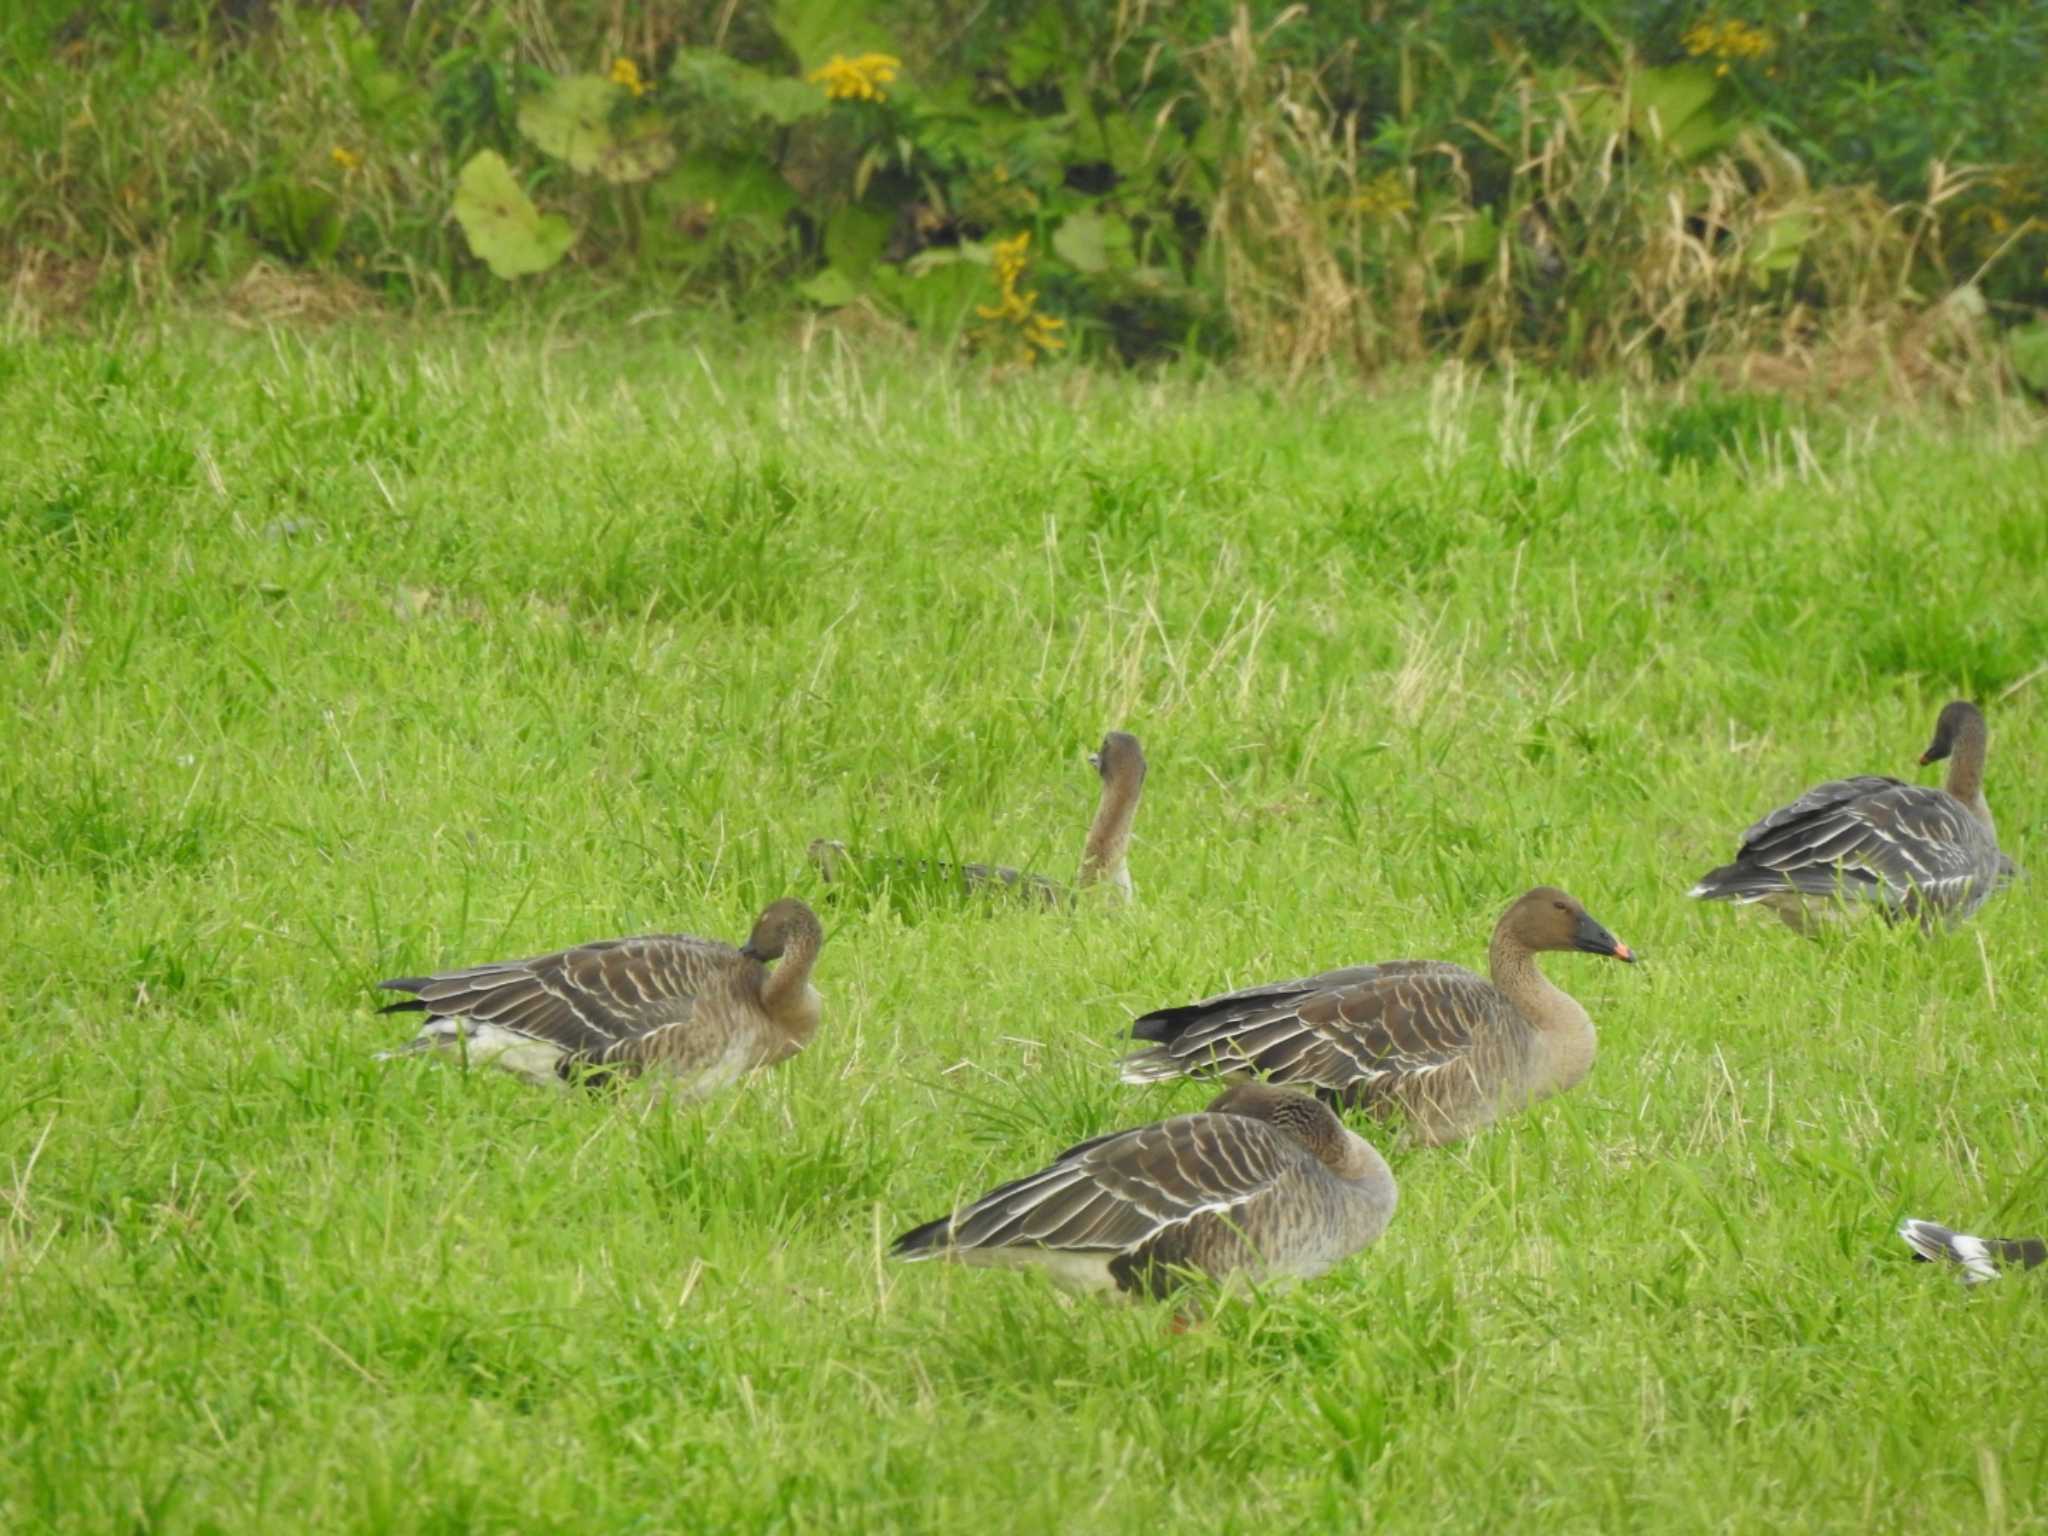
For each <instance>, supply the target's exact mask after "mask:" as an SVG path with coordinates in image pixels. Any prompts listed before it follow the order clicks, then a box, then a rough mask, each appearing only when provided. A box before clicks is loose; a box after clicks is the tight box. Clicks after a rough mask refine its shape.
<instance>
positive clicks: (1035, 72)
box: [1003, 0, 1074, 90]
mask: <svg viewBox="0 0 2048 1536" xmlns="http://www.w3.org/2000/svg"><path fill="white" fill-rule="evenodd" d="M1073 51H1074V50H1073V46H1072V41H1071V36H1070V30H1069V28H1068V25H1067V18H1066V16H1065V14H1064V12H1062V11H1061V9H1060V7H1059V6H1057V5H1055V4H1053V3H1051V0H1047V3H1046V4H1044V5H1041V6H1040V7H1039V8H1038V9H1037V10H1036V11H1035V12H1034V13H1033V14H1032V17H1031V19H1030V20H1029V21H1027V22H1026V23H1025V24H1024V25H1023V26H1021V27H1019V28H1018V29H1017V30H1016V31H1015V32H1013V33H1011V34H1010V40H1009V42H1008V43H1006V44H1005V45H1004V47H1003V54H1004V57H1005V58H1006V59H1007V61H1008V64H1009V69H1008V74H1009V76H1010V84H1012V85H1014V86H1016V87H1017V89H1019V90H1027V89H1029V88H1030V87H1031V86H1034V85H1036V84H1038V82H1039V81H1041V80H1043V79H1044V78H1045V77H1046V76H1047V75H1049V74H1051V73H1052V72H1053V71H1054V70H1056V69H1058V68H1060V67H1061V66H1062V65H1064V64H1065V63H1066V62H1067V60H1068V58H1069V57H1070V56H1071V55H1072V54H1073Z"/></svg>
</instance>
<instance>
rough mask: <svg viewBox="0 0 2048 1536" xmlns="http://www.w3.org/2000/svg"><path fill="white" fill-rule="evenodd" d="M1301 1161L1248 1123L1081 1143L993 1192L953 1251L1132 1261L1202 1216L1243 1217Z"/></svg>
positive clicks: (954, 1235)
mask: <svg viewBox="0 0 2048 1536" xmlns="http://www.w3.org/2000/svg"><path fill="white" fill-rule="evenodd" d="M1302 1155H1303V1154H1302V1153H1301V1151H1300V1149H1299V1148H1298V1147H1297V1146H1296V1145H1295V1144H1294V1143H1292V1142H1291V1141H1289V1140H1288V1139H1287V1138H1286V1137H1285V1136H1284V1135H1283V1134H1282V1133H1280V1132H1277V1131H1275V1130H1273V1129H1272V1128H1271V1127H1270V1126H1268V1125H1266V1124H1265V1123H1263V1122H1262V1121H1258V1120H1253V1119H1251V1118H1249V1117H1247V1116H1244V1115H1216V1114H1206V1113H1204V1114H1193V1115H1180V1116H1177V1117H1175V1118H1174V1119H1172V1120H1163V1121H1161V1122H1159V1123H1158V1124H1157V1125H1147V1126H1141V1127H1139V1128H1138V1129H1137V1130H1131V1131H1120V1132H1116V1133H1114V1134H1112V1135H1109V1136H1101V1137H1097V1138H1096V1139H1095V1140H1093V1141H1086V1142H1082V1143H1081V1144H1080V1145H1079V1146H1076V1147H1070V1148H1068V1149H1067V1150H1066V1151H1065V1152H1063V1153H1061V1154H1060V1156H1059V1158H1058V1159H1057V1160H1056V1161H1055V1162H1054V1163H1053V1164H1052V1165H1051V1166H1050V1167H1048V1168H1045V1169H1042V1170H1040V1171H1039V1172H1037V1173H1034V1174H1031V1175H1029V1176H1028V1177H1025V1178H1022V1179H1017V1180H1015V1181H1014V1182H1012V1183H1009V1184H1005V1185H1003V1186H1001V1187H1000V1188H998V1189H994V1190H991V1191H990V1192H989V1193H988V1194H986V1195H984V1196H983V1197H982V1198H981V1199H979V1200H977V1201H975V1202H974V1204H973V1205H971V1206H969V1207H967V1209H965V1210H963V1211H961V1212H959V1213H958V1214H957V1215H956V1216H955V1217H954V1218H953V1220H952V1222H951V1224H950V1227H951V1232H950V1239H951V1244H952V1246H954V1247H957V1248H1020V1247H1021V1248H1057V1249H1063V1250H1069V1251H1083V1252H1095V1253H1127V1252H1129V1251H1131V1250H1132V1249H1134V1248H1137V1247H1138V1246H1140V1245H1141V1244H1143V1243H1146V1242H1148V1241H1150V1240H1151V1239H1153V1238H1155V1237H1157V1236H1158V1235H1159V1234H1160V1233H1162V1232H1165V1231H1167V1230H1168V1229H1169V1228H1172V1227H1175V1226H1179V1225H1181V1224H1183V1223H1186V1222H1189V1221H1192V1220H1194V1219H1195V1218H1196V1217H1198V1216H1201V1215H1204V1214H1207V1213H1223V1214H1226V1215H1227V1214H1228V1213H1230V1212H1232V1211H1234V1210H1237V1209H1238V1208H1240V1207H1241V1206H1243V1205H1244V1204H1245V1203H1246V1202H1247V1201H1249V1200H1252V1199H1254V1198H1255V1197H1257V1196H1258V1195H1260V1194H1261V1193H1263V1192H1264V1191H1266V1190H1268V1189H1270V1188H1272V1187H1273V1186H1274V1184H1276V1183H1277V1182H1278V1181H1279V1180H1280V1179H1281V1178H1283V1177H1284V1176H1285V1175H1286V1174H1287V1173H1288V1171H1289V1170H1290V1169H1292V1168H1294V1167H1296V1166H1297V1165H1298V1163H1299V1161H1300V1159H1301V1157H1302Z"/></svg>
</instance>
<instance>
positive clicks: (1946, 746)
mask: <svg viewBox="0 0 2048 1536" xmlns="http://www.w3.org/2000/svg"><path fill="white" fill-rule="evenodd" d="M1984 734H1985V731H1984V716H1983V714H1982V712H1981V711H1979V710H1978V708H1977V706H1976V705H1974V704H1972V703H1971V702H1970V701H1969V700H1968V699H1957V700H1955V701H1954V702H1953V703H1950V704H1945V705H1943V706H1942V710H1941V715H1940V717H1939V718H1938V719H1936V720H1935V722H1934V740H1933V741H1931V742H1929V743H1928V744H1927V750H1926V751H1925V752H1922V753H1921V754H1920V766H1921V767H1923V768H1924V767H1926V766H1927V765H1928V764H1929V763H1938V762H1940V761H1941V760H1942V759H1943V758H1945V757H1947V756H1949V755H1950V754H1951V753H1952V752H1954V751H1955V750H1956V749H1957V748H1958V747H1960V746H1962V745H1964V744H1965V743H1966V742H1968V741H1969V740H1970V739H1971V738H1972V737H1975V738H1976V739H1977V740H1979V741H1981V740H1982V739H1983V737H1984Z"/></svg>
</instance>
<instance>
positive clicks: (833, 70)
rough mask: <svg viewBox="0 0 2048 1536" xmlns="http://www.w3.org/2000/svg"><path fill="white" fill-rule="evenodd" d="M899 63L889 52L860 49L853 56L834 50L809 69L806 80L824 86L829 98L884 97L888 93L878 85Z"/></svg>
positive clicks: (891, 77)
mask: <svg viewBox="0 0 2048 1536" xmlns="http://www.w3.org/2000/svg"><path fill="white" fill-rule="evenodd" d="M902 67H903V61H902V60H901V59H899V58H897V57H896V56H895V55H894V54H892V53H864V54H862V55H861V56H860V57H859V58H857V59H849V58H847V57H846V55H844V54H842V53H835V54H833V55H832V57H831V58H830V59H828V60H826V61H825V63H824V64H823V65H821V66H820V67H819V68H817V69H814V70H812V71H811V73H810V81H811V83H812V84H813V85H822V86H823V87H825V95H826V96H827V97H828V98H830V99H831V100H833V101H887V100H888V99H889V93H888V92H887V91H885V90H883V89H882V87H883V86H885V85H887V84H888V83H889V82H890V81H891V80H894V79H895V78H896V71H898V70H899V69H901V68H902Z"/></svg>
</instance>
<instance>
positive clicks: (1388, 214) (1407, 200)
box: [1344, 171, 1415, 219]
mask: <svg viewBox="0 0 2048 1536" xmlns="http://www.w3.org/2000/svg"><path fill="white" fill-rule="evenodd" d="M1344 206H1345V207H1346V208H1347V209H1349V210H1350V211H1351V212H1352V213H1362V214H1365V215H1366V216H1367V217H1368V218H1375V219H1381V218H1392V217H1393V216H1394V215H1395V214H1397V213H1408V212H1411V211H1413V209H1414V207H1415V197H1414V194H1412V193H1411V192H1409V190H1408V183H1407V182H1405V181H1403V180H1402V179H1401V173H1400V172H1399V171H1383V172H1381V173H1380V174H1379V175H1377V176H1375V177H1373V179H1372V180H1371V181H1368V182H1367V183H1366V184H1365V185H1364V186H1362V187H1360V188H1359V189H1358V192H1357V193H1356V195H1354V196H1352V197H1348V198H1346V199H1345V200H1344Z"/></svg>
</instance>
